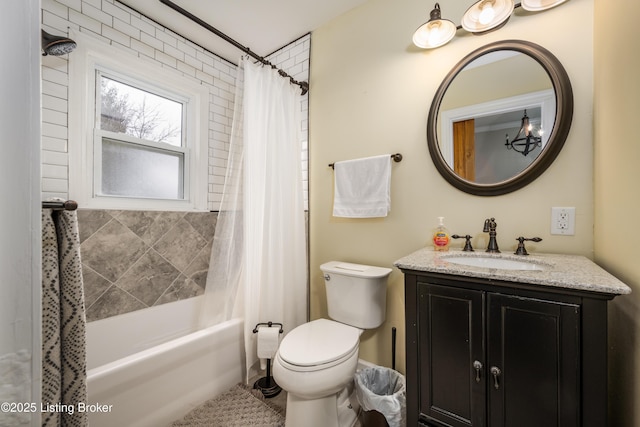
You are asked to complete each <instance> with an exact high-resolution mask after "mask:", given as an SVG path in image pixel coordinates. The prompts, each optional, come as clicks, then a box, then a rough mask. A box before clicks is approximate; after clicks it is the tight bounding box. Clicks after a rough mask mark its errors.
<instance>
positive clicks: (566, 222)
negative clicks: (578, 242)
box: [551, 208, 576, 236]
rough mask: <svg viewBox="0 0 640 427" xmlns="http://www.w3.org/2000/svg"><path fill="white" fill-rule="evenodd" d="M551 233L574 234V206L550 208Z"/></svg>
mask: <svg viewBox="0 0 640 427" xmlns="http://www.w3.org/2000/svg"><path fill="white" fill-rule="evenodd" d="M551 234H559V235H562V236H573V235H575V234H576V208H551Z"/></svg>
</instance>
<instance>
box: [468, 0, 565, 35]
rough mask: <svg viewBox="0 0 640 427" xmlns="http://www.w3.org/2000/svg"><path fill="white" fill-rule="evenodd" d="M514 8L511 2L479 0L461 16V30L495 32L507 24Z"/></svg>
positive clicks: (480, 32)
mask: <svg viewBox="0 0 640 427" xmlns="http://www.w3.org/2000/svg"><path fill="white" fill-rule="evenodd" d="M541 1H542V0H541ZM548 1H551V0H548ZM556 1H557V0H556ZM514 7H515V4H514V2H513V0H480V1H479V2H476V3H474V4H473V5H472V6H471V7H470V8H469V9H467V11H466V12H465V13H464V15H463V16H462V22H461V24H462V28H464V29H465V30H467V31H469V32H470V33H474V34H482V33H486V32H489V31H493V30H497V29H498V28H500V27H502V26H503V25H504V24H506V23H507V21H508V20H509V17H510V16H511V14H512V13H513V9H514Z"/></svg>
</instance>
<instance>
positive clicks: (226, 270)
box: [203, 57, 307, 376]
mask: <svg viewBox="0 0 640 427" xmlns="http://www.w3.org/2000/svg"><path fill="white" fill-rule="evenodd" d="M236 82H237V83H236V97H235V107H234V108H235V110H234V119H233V125H232V135H231V141H230V148H229V160H228V163H227V174H226V177H225V186H224V190H223V196H222V201H221V207H220V212H219V214H218V222H217V224H216V232H215V237H214V241H213V248H212V252H211V261H210V264H209V265H210V267H209V274H208V276H207V286H206V291H205V310H204V311H203V313H204V321H205V324H207V325H211V324H215V323H218V322H221V321H224V320H227V319H230V318H232V317H236V316H241V317H243V318H244V339H245V350H246V366H247V371H246V372H247V376H249V375H250V371H251V367H252V366H253V365H254V364H255V362H256V361H257V356H256V344H255V343H256V337H255V335H254V334H253V333H252V330H253V328H254V326H255V325H256V324H257V323H259V322H268V321H273V322H280V323H283V325H284V329H285V333H286V332H288V331H290V330H291V329H293V328H295V327H296V326H298V325H300V324H302V323H304V322H305V321H306V316H307V251H306V238H305V215H304V203H303V189H302V170H301V145H300V133H299V132H300V127H301V121H300V95H299V89H298V87H297V86H293V85H291V84H290V83H289V80H288V79H284V78H282V77H281V76H280V75H278V72H277V71H276V70H273V69H271V68H270V67H263V66H261V65H256V64H253V63H252V62H251V61H250V60H249V59H248V58H244V57H243V58H241V60H240V63H239V66H238V77H237V79H236Z"/></svg>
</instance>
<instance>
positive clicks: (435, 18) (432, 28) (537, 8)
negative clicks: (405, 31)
mask: <svg viewBox="0 0 640 427" xmlns="http://www.w3.org/2000/svg"><path fill="white" fill-rule="evenodd" d="M566 1H567V0H522V2H520V3H515V2H514V0H480V1H477V2H476V3H474V4H473V5H472V6H471V7H469V9H467V11H466V12H465V13H464V15H463V16H462V22H461V25H459V26H456V25H455V24H454V23H453V22H451V21H450V20H448V19H442V17H441V12H440V5H439V4H438V3H436V4H435V6H434V8H433V10H431V13H430V15H429V17H430V19H429V20H428V21H427V22H425V23H424V24H422V25H421V26H420V27H418V29H417V30H416V31H415V32H414V33H413V44H415V45H416V46H418V47H420V48H422V49H434V48H436V47H440V46H443V45H445V44H447V43H449V41H450V40H451V39H452V38H453V37H454V36H455V35H456V31H457V30H459V29H462V28H464V30H465V31H468V32H470V33H472V34H475V35H482V34H487V33H490V32H491V31H495V30H497V29H499V28H502V27H503V26H504V25H505V24H506V23H507V21H508V20H509V18H510V17H511V14H512V13H513V11H514V9H516V8H519V7H521V8H523V9H524V10H526V11H529V12H541V11H543V10H547V9H551V8H552V7H554V6H558V5H559V4H562V3H564V2H566Z"/></svg>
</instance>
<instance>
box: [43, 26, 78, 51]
mask: <svg viewBox="0 0 640 427" xmlns="http://www.w3.org/2000/svg"><path fill="white" fill-rule="evenodd" d="M41 31H42V52H43V53H42V56H47V55H53V56H60V55H65V54H67V53H69V52H71V51H72V50H73V49H75V48H76V42H74V41H73V40H71V39H70V38H68V37H60V36H54V35H51V34H49V33H47V32H46V31H45V30H41Z"/></svg>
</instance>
